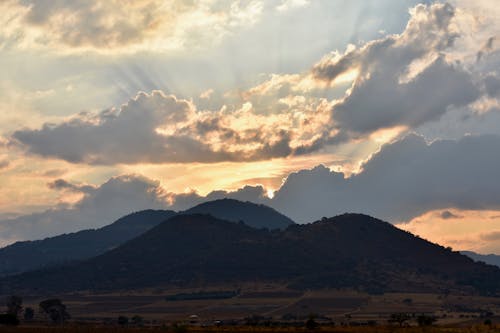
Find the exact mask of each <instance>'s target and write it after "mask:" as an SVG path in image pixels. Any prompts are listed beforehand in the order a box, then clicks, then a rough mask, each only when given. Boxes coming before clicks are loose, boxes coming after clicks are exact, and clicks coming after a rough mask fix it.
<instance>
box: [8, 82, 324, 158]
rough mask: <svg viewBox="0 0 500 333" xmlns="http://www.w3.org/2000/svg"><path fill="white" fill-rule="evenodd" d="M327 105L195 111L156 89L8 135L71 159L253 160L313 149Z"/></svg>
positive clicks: (38, 152) (50, 154)
mask: <svg viewBox="0 0 500 333" xmlns="http://www.w3.org/2000/svg"><path fill="white" fill-rule="evenodd" d="M329 107H330V105H329V104H328V103H327V102H326V101H320V102H318V103H317V104H313V105H311V106H309V107H308V108H301V109H300V110H299V109H294V108H293V109H290V110H287V112H283V113H280V114H275V115H264V114H258V113H257V112H255V111H254V109H253V107H252V105H251V103H244V104H243V105H242V106H241V108H240V109H237V110H234V111H229V110H227V109H226V108H222V109H221V110H219V111H200V110H197V109H196V106H195V105H194V104H193V103H192V102H190V101H187V100H183V99H178V98H176V97H175V96H173V95H165V94H164V93H162V92H161V91H153V92H152V93H151V94H146V93H140V94H138V95H137V97H136V98H134V99H132V100H130V101H129V102H128V103H127V104H125V105H123V106H122V107H121V108H120V109H109V110H105V111H102V112H100V113H98V114H95V113H80V114H78V115H77V116H75V117H72V118H70V119H69V120H67V121H64V122H62V123H60V124H46V125H44V126H43V127H42V128H41V129H38V130H31V129H23V130H18V131H16V132H14V133H13V135H12V139H13V140H14V142H16V143H17V144H19V145H21V146H23V147H25V148H27V149H28V151H29V152H30V153H32V154H36V155H40V156H44V157H56V158H59V159H63V160H66V161H69V162H73V163H87V164H119V163H124V164H134V163H180V162H206V163H211V162H219V161H255V160H262V159H270V158H273V157H286V156H290V155H294V154H301V153H305V152H308V151H313V150H316V149H317V148H316V146H317V145H318V142H319V141H320V140H321V133H322V132H323V131H325V130H327V129H325V126H327V123H328V114H329ZM325 116H326V117H325ZM322 127H323V129H322ZM318 133H319V134H318Z"/></svg>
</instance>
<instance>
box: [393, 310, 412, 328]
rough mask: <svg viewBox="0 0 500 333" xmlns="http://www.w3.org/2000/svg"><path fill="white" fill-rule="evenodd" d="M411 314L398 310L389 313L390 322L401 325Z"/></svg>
mask: <svg viewBox="0 0 500 333" xmlns="http://www.w3.org/2000/svg"><path fill="white" fill-rule="evenodd" d="M410 318H411V316H410V315H409V314H408V313H404V312H398V313H393V314H391V318H390V319H389V322H390V323H398V324H399V327H403V325H404V324H405V323H406V322H407V321H408V320H410Z"/></svg>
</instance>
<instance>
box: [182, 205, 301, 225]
mask: <svg viewBox="0 0 500 333" xmlns="http://www.w3.org/2000/svg"><path fill="white" fill-rule="evenodd" d="M183 214H210V215H212V216H214V217H216V218H218V219H221V220H226V221H232V222H240V221H242V222H243V223H245V224H246V225H248V226H251V227H254V228H257V229H260V228H267V229H269V230H272V229H286V228H287V227H288V226H289V225H292V224H295V222H293V221H292V220H291V219H289V218H288V217H286V216H285V215H283V214H281V213H279V212H278V211H276V210H274V209H273V208H271V207H268V206H265V205H258V204H255V203H252V202H248V201H246V202H242V201H238V200H234V199H220V200H214V201H209V202H205V203H202V204H199V205H197V206H195V207H193V208H190V209H188V210H186V211H184V212H183Z"/></svg>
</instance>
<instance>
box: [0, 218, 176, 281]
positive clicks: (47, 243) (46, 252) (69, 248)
mask: <svg viewBox="0 0 500 333" xmlns="http://www.w3.org/2000/svg"><path fill="white" fill-rule="evenodd" d="M175 214H176V213H175V212H174V211H171V210H144V211H140V212H136V213H132V214H129V215H126V216H124V217H122V218H120V219H118V220H117V221H116V222H114V223H112V224H110V225H107V226H105V227H102V228H100V229H88V230H82V231H78V232H74V233H69V234H63V235H59V236H55V237H49V238H45V239H42V240H36V241H22V242H16V243H14V244H12V245H9V246H6V247H4V248H2V249H0V275H9V274H16V273H21V272H25V271H29V270H33V269H37V268H41V267H45V266H50V265H54V264H60V263H64V262H67V261H71V260H78V259H87V258H91V257H95V256H97V255H99V254H102V253H104V252H106V251H108V250H111V249H112V248H114V247H117V246H118V245H120V244H122V243H124V242H126V241H127V240H129V239H132V238H134V237H136V236H138V235H140V234H142V233H143V232H145V231H147V230H149V229H151V228H152V227H154V226H155V225H157V224H159V223H161V222H163V221H165V220H167V219H168V218H170V217H172V216H173V215H175Z"/></svg>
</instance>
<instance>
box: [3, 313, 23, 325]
mask: <svg viewBox="0 0 500 333" xmlns="http://www.w3.org/2000/svg"><path fill="white" fill-rule="evenodd" d="M0 325H7V326H17V325H19V319H17V317H16V316H14V315H13V314H11V313H4V314H0Z"/></svg>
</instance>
